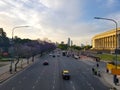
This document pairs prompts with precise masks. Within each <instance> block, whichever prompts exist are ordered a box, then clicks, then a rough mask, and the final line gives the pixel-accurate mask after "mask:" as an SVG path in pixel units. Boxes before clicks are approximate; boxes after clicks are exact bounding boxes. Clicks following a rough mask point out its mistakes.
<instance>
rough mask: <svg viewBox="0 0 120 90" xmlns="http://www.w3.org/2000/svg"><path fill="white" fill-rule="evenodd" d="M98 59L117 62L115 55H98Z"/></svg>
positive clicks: (119, 56)
mask: <svg viewBox="0 0 120 90" xmlns="http://www.w3.org/2000/svg"><path fill="white" fill-rule="evenodd" d="M97 56H98V57H100V59H101V60H105V61H113V60H115V57H116V56H115V54H114V55H113V54H97ZM117 60H118V61H120V55H118V58H117Z"/></svg>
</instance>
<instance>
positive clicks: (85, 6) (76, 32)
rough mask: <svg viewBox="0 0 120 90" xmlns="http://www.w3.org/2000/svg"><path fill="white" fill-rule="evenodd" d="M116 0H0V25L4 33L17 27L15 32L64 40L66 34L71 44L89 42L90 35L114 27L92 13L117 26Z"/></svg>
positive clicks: (119, 13) (118, 1) (119, 15)
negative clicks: (107, 19)
mask: <svg viewBox="0 0 120 90" xmlns="http://www.w3.org/2000/svg"><path fill="white" fill-rule="evenodd" d="M119 9H120V0H0V28H3V29H4V31H5V32H6V34H7V36H8V37H10V38H11V37H12V29H13V28H14V27H16V26H23V25H28V26H30V27H27V28H26V27H24V28H17V29H16V30H15V32H14V35H15V36H18V37H20V38H30V39H38V38H39V39H44V38H48V39H49V40H51V41H52V42H59V43H60V42H61V41H64V42H66V43H67V39H68V37H69V38H71V39H72V41H73V42H74V44H76V45H81V44H86V43H87V44H91V39H92V37H93V36H94V35H96V34H99V33H102V32H105V31H108V30H111V29H113V28H115V24H114V23H113V22H110V21H105V20H96V19H94V17H104V18H111V19H114V20H116V21H117V22H118V27H120V10H119Z"/></svg>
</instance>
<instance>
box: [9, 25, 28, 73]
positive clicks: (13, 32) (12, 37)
mask: <svg viewBox="0 0 120 90" xmlns="http://www.w3.org/2000/svg"><path fill="white" fill-rule="evenodd" d="M22 27H29V26H17V27H14V28H13V29H12V46H13V36H14V30H15V29H17V28H22ZM10 73H12V60H11V64H10Z"/></svg>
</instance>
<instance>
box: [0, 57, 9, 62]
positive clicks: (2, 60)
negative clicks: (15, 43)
mask: <svg viewBox="0 0 120 90" xmlns="http://www.w3.org/2000/svg"><path fill="white" fill-rule="evenodd" d="M10 60H11V58H1V59H0V62H7V61H10Z"/></svg>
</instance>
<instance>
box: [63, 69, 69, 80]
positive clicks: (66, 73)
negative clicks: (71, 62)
mask: <svg viewBox="0 0 120 90" xmlns="http://www.w3.org/2000/svg"><path fill="white" fill-rule="evenodd" d="M62 78H63V79H65V80H69V79H70V73H69V71H68V70H63V71H62Z"/></svg>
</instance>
